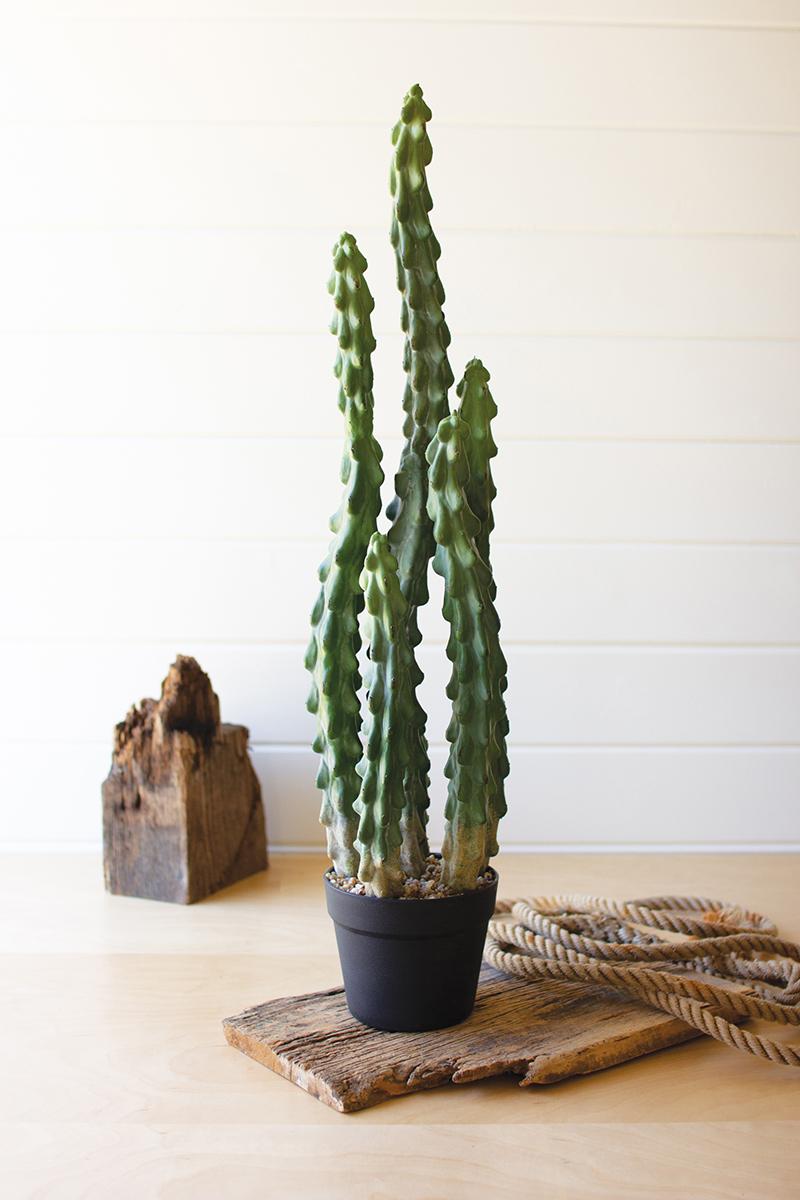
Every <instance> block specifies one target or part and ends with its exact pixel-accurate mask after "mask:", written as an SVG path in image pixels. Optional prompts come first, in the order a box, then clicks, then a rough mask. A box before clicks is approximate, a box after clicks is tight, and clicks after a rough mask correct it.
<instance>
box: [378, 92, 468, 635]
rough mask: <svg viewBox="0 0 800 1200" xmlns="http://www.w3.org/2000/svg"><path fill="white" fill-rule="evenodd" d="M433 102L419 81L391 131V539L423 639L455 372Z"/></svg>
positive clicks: (412, 625) (411, 625)
mask: <svg viewBox="0 0 800 1200" xmlns="http://www.w3.org/2000/svg"><path fill="white" fill-rule="evenodd" d="M430 118H431V110H430V109H429V108H428V106H427V104H426V103H425V101H424V100H423V98H422V89H421V88H420V86H419V84H415V85H414V87H412V88H411V90H410V91H409V92H408V94H407V95H406V97H405V99H404V101H403V107H402V110H401V113H400V120H399V121H398V122H397V124H396V125H395V127H394V129H393V131H392V144H393V146H394V153H393V155H392V166H391V172H390V176H389V186H390V188H391V193H392V198H393V208H392V227H391V238H392V245H393V246H394V252H395V261H396V265H397V286H398V287H399V289H400V292H401V295H402V301H401V324H402V328H403V332H404V334H405V342H404V347H403V368H404V370H405V373H406V385H405V393H404V396H403V408H404V410H405V414H406V416H405V421H404V423H403V433H404V435H405V438H406V441H405V445H404V447H403V451H402V454H401V457H400V468H399V470H398V472H397V475H396V476H395V489H396V493H397V494H396V496H395V499H394V500H393V501H392V503H391V504H390V505H389V508H388V509H387V513H388V516H389V518H390V519H391V521H392V526H391V529H390V531H389V543H390V545H391V547H392V551H393V553H394V555H395V557H396V558H397V561H398V564H399V568H400V584H401V587H402V589H403V595H404V596H405V597H406V599H407V600H408V602H409V605H410V610H409V628H410V633H411V640H412V643H413V644H414V645H416V644H417V643H418V642H419V633H418V631H417V621H416V609H417V608H418V607H419V606H420V605H422V604H425V603H427V600H428V563H429V562H430V559H431V557H432V555H433V551H434V545H433V531H432V528H431V522H430V518H429V516H428V512H427V492H428V467H427V463H426V461H425V452H426V450H427V448H428V444H429V442H430V440H431V438H433V437H434V435H435V433H436V430H437V428H438V425H439V422H440V421H441V419H442V418H443V417H445V416H447V413H448V403H447V393H448V389H449V388H450V387H451V385H452V383H453V373H452V371H451V370H450V364H449V362H448V359H447V347H448V346H449V345H450V332H449V330H448V328H447V324H446V322H445V319H444V312H443V311H442V306H443V304H444V288H443V287H442V283H441V280H440V279H439V269H438V265H437V264H438V261H439V258H440V256H441V247H440V246H439V243H438V241H437V240H436V237H435V235H434V232H433V229H432V227H431V222H430V217H429V213H430V211H431V209H432V207H433V201H432V200H431V194H430V191H429V190H428V182H427V178H426V174H425V172H426V168H427V167H428V166H429V165H430V162H431V159H432V157H433V150H432V149H431V143H430V139H429V138H428V133H427V128H426V126H427V122H428V121H429V120H430Z"/></svg>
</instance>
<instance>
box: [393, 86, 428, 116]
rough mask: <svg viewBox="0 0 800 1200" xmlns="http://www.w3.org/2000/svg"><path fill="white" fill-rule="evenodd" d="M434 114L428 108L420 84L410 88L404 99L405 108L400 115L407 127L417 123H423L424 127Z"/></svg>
mask: <svg viewBox="0 0 800 1200" xmlns="http://www.w3.org/2000/svg"><path fill="white" fill-rule="evenodd" d="M432 116H433V113H432V112H431V110H430V109H429V108H428V105H427V104H426V103H425V100H424V98H423V95H422V88H421V87H420V85H419V84H418V83H415V84H414V85H413V87H410V88H409V89H408V91H407V92H406V94H405V96H404V98H403V108H402V111H401V113H400V119H401V121H403V122H404V124H406V125H413V124H414V123H415V122H418V121H421V122H422V124H423V125H424V124H425V122H426V121H430V119H431V117H432Z"/></svg>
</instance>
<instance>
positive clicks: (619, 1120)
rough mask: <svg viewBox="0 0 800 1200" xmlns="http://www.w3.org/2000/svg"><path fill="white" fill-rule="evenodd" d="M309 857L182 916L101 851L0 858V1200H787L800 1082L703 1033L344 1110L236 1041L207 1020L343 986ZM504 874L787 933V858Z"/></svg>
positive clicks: (527, 862) (797, 1159)
mask: <svg viewBox="0 0 800 1200" xmlns="http://www.w3.org/2000/svg"><path fill="white" fill-rule="evenodd" d="M323 865H324V864H323V861H322V859H321V858H316V857H313V856H303V857H293V856H285V857H278V856H275V857H274V858H273V862H272V866H271V867H270V869H269V871H268V872H267V873H266V874H263V875H261V876H258V877H256V878H254V879H252V880H248V881H245V882H244V883H242V884H239V885H237V886H236V887H234V888H231V889H229V890H228V891H227V892H225V893H223V894H221V895H219V896H216V897H212V898H211V899H210V900H207V901H205V902H204V903H202V904H199V905H195V906H194V907H192V908H180V907H177V906H172V905H167V904H157V903H152V902H149V901H140V900H129V899H124V898H120V897H109V896H106V895H105V893H104V891H103V887H102V879H101V871H100V865H99V861H98V859H97V858H96V857H95V856H91V855H79V856H47V857H27V856H26V857H22V856H6V857H4V858H2V860H0V948H1V949H2V954H3V958H2V981H3V985H2V990H1V991H0V996H1V997H2V1006H3V1014H2V1029H3V1038H2V1061H0V1095H1V1096H2V1101H1V1102H2V1130H1V1132H0V1139H1V1143H2V1144H0V1195H2V1197H3V1198H4V1200H17V1198H18V1197H37V1198H38V1197H41V1198H42V1200H78V1198H80V1200H129V1198H130V1200H134V1198H135V1200H149V1198H150V1197H164V1198H167V1200H244V1198H247V1200H250V1198H251V1197H253V1198H255V1197H258V1198H259V1200H262V1198H264V1197H271V1196H278V1195H281V1196H288V1197H292V1198H303V1200H304V1198H305V1197H315V1198H316V1197H320V1198H321V1200H339V1198H340V1197H341V1198H345V1197H347V1198H348V1200H350V1198H357V1200H401V1198H402V1200H422V1198H424V1200H427V1198H429V1197H430V1198H434V1197H436V1198H438V1200H462V1198H465V1200H468V1198H470V1197H473V1196H482V1197H488V1198H494V1197H538V1196H542V1197H544V1196H546V1197H547V1198H548V1200H566V1198H569V1200H594V1198H597V1197H607V1198H609V1200H629V1198H633V1197H636V1198H639V1197H641V1198H642V1200H644V1198H645V1197H647V1200H658V1198H659V1197H664V1198H666V1197H669V1200H722V1198H726V1200H727V1198H730V1200H733V1198H734V1197H735V1198H736V1200H751V1198H752V1200H772V1198H773V1197H774V1198H775V1200H778V1198H780V1200H793V1197H795V1196H800V1078H798V1077H797V1075H796V1074H793V1073H792V1072H791V1071H789V1070H788V1069H785V1068H778V1067H773V1066H769V1065H766V1064H763V1063H760V1062H756V1061H754V1060H751V1059H748V1058H745V1057H743V1056H739V1055H737V1054H735V1053H733V1052H732V1051H729V1050H726V1049H724V1048H722V1047H720V1046H718V1045H715V1044H712V1043H711V1042H710V1041H703V1042H702V1043H701V1042H695V1043H691V1044H688V1045H685V1046H682V1047H677V1048H675V1049H672V1050H667V1051H664V1052H662V1053H661V1054H657V1055H653V1056H651V1057H650V1058H648V1059H643V1060H640V1061H638V1062H635V1063H631V1064H626V1065H624V1066H621V1067H617V1068H614V1069H612V1070H609V1071H606V1072H604V1073H601V1074H598V1075H594V1076H587V1077H585V1078H583V1079H576V1080H571V1081H568V1082H565V1083H561V1084H557V1085H554V1086H551V1087H549V1088H541V1089H535V1088H531V1089H527V1090H521V1089H519V1088H518V1087H517V1085H516V1083H515V1082H514V1081H513V1080H512V1079H501V1080H495V1081H489V1082H486V1083H482V1084H475V1085H468V1086H462V1087H450V1088H447V1089H441V1090H437V1091H434V1092H428V1093H423V1094H420V1095H416V1096H410V1097H406V1098H403V1099H400V1100H395V1101H391V1102H389V1103H386V1104H384V1105H382V1106H380V1107H378V1108H374V1109H370V1110H367V1111H365V1112H362V1113H356V1114H352V1115H349V1116H342V1115H339V1114H337V1113H334V1112H332V1111H330V1110H328V1109H327V1108H325V1107H324V1106H323V1105H322V1104H320V1103H319V1102H318V1101H316V1100H314V1099H312V1098H311V1097H309V1096H307V1095H306V1094H305V1093H303V1092H301V1091H300V1090H299V1089H298V1088H295V1087H293V1086H292V1085H291V1084H290V1083H287V1082H286V1081H285V1080H283V1079H280V1078H278V1077H277V1076H276V1075H273V1074H272V1073H271V1072H270V1071H268V1070H266V1069H265V1068H263V1067H260V1066H258V1065H257V1064H256V1063H254V1062H252V1061H250V1060H249V1059H247V1058H245V1057H244V1056H243V1055H241V1054H239V1053H237V1052H236V1051H234V1050H232V1049H230V1048H229V1047H228V1046H227V1045H226V1044H225V1041H224V1038H223V1035H222V1029H221V1024H220V1023H221V1020H222V1018H223V1017H225V1016H227V1015H229V1014H231V1013H235V1012H238V1011H240V1010H241V1009H243V1008H246V1007H248V1006H249V1005H251V1004H253V1003H257V1002H258V1001H261V1000H266V999H268V998H269V997H272V996H277V995H282V994H284V995H285V994H291V993H293V992H303V991H311V990H314V989H316V988H321V987H325V986H329V985H330V984H331V983H334V982H338V980H339V973H338V965H337V960H336V954H335V946H334V939H333V933H332V928H331V926H330V923H329V920H328V918H327V916H326V915H325V913H324V909H323V900H322V889H321V882H320V874H321V872H322V869H323ZM498 867H499V870H500V874H501V888H500V894H501V895H503V896H517V895H531V894H534V893H537V892H538V893H553V892H558V891H589V892H594V893H599V894H608V895H616V896H619V897H634V896H640V895H647V894H653V893H664V892H674V893H684V892H695V893H696V892H700V893H703V894H706V895H710V896H720V897H724V898H728V899H733V900H738V901H741V902H742V903H744V904H746V905H747V906H749V907H752V908H755V909H757V910H759V911H761V912H765V913H768V914H769V915H770V916H772V917H773V918H774V919H775V920H776V921H777V922H778V925H779V928H780V930H781V932H782V933H784V934H786V935H787V936H790V937H794V938H800V861H799V860H798V857H797V856H790V855H776V856H756V855H753V856H744V855H727V856H726V855H713V856H706V855H702V856H698V855H694V856H692V855H657V856H643V855H642V856H636V855H632V856H622V855H603V856H597V855H557V856H554V855H542V856H535V855H524V856H506V857H505V858H503V857H501V858H500V860H499V861H498ZM795 1036H797V1035H796V1034H795Z"/></svg>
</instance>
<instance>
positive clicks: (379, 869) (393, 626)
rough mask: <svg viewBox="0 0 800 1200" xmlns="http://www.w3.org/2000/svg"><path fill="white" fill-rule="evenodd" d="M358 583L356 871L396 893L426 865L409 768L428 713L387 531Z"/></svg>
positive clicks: (380, 889)
mask: <svg viewBox="0 0 800 1200" xmlns="http://www.w3.org/2000/svg"><path fill="white" fill-rule="evenodd" d="M361 586H362V588H363V589H364V597H365V601H366V609H367V617H366V627H367V630H368V637H369V660H368V664H367V670H366V686H367V713H366V718H365V721H364V756H363V758H362V760H361V762H360V763H359V766H358V773H359V775H360V776H361V791H360V793H359V796H358V799H357V801H356V805H355V808H356V812H357V813H358V815H359V818H360V819H359V825H358V836H357V838H356V849H357V850H358V852H359V856H360V867H359V872H358V874H359V878H360V879H361V880H362V881H363V882H364V883H366V884H368V891H369V892H370V893H372V894H373V895H376V896H397V895H400V894H401V893H402V891H403V885H404V880H405V878H406V877H411V878H415V877H416V878H418V877H419V876H420V875H421V874H422V872H423V871H424V868H425V864H424V859H423V856H422V854H421V850H420V844H419V836H420V831H419V830H418V829H417V828H416V823H417V820H418V814H419V797H417V796H414V795H409V794H408V792H407V785H408V779H409V767H411V766H412V765H413V764H414V761H415V759H416V757H417V756H418V754H419V745H420V743H419V732H420V730H421V728H422V727H423V726H424V723H425V714H424V712H423V711H422V709H421V707H420V705H419V703H418V701H417V698H416V693H415V683H414V679H415V670H414V667H415V664H414V650H413V647H412V646H411V644H410V642H409V640H408V627H407V618H408V601H407V600H406V599H405V597H404V595H403V593H402V591H401V590H400V582H399V579H398V573H397V560H396V558H395V557H394V555H393V554H392V552H391V550H390V548H389V542H388V540H387V538H386V537H385V536H384V534H381V533H374V534H373V535H372V539H371V541H370V544H369V549H368V550H367V557H366V561H365V564H364V570H363V572H362V574H361ZM426 761H427V760H426ZM411 778H412V779H415V778H416V774H415V773H412V774H411ZM409 832H410V833H411V835H412V836H411V837H410V838H409V837H408V834H409ZM422 836H423V837H424V830H423V831H422ZM409 847H410V848H411V852H412V853H411V857H409Z"/></svg>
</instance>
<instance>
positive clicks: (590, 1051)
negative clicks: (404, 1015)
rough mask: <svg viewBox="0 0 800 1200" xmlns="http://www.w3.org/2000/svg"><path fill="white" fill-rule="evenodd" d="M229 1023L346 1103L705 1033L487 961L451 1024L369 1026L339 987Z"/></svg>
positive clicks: (550, 1068) (605, 993) (564, 1065)
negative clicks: (472, 996)
mask: <svg viewBox="0 0 800 1200" xmlns="http://www.w3.org/2000/svg"><path fill="white" fill-rule="evenodd" d="M223 1025H224V1029H225V1037H226V1038H227V1040H228V1042H229V1044H230V1045H231V1046H234V1047H235V1048H236V1049H237V1050H241V1051H242V1052H243V1053H244V1054H247V1055H249V1057H250V1058H254V1059H255V1060H256V1062H260V1063H262V1064H263V1065H264V1066H266V1067H271V1068H272V1070H273V1071H276V1072H277V1073H278V1074H279V1075H283V1076H284V1077H285V1078H286V1079H290V1080H291V1081H292V1083H296V1084H297V1085H298V1087H301V1088H303V1089H304V1090H305V1091H307V1092H309V1093H310V1094H311V1095H312V1096H316V1097H317V1099H319V1100H322V1101H323V1103H324V1104H328V1105H329V1106H330V1107H331V1108H334V1109H336V1110H337V1111H338V1112H355V1111H356V1110H358V1109H361V1108H368V1107H370V1106H371V1105H374V1104H380V1103H381V1101H383V1100H389V1099H391V1098H392V1097H393V1096H402V1095H405V1094H407V1093H409V1092H415V1091H421V1090H423V1089H426V1088H434V1087H440V1086H442V1085H443V1084H446V1083H471V1082H472V1081H474V1080H477V1079H486V1078H488V1077H490V1076H493V1075H504V1074H511V1075H520V1076H522V1079H521V1086H522V1087H528V1086H529V1085H530V1084H533V1083H554V1082H556V1081H557V1080H560V1079H566V1078H568V1077H569V1076H571V1075H586V1074H589V1073H590V1072H592V1071H599V1070H602V1069H603V1068H605V1067H611V1066H614V1065H616V1064H617V1063H621V1062H626V1061H628V1060H629V1059H632V1058H638V1057H639V1056H640V1055H642V1054H649V1053H650V1052H651V1051H653V1050H662V1049H664V1048H665V1047H666V1046H673V1045H676V1044H678V1043H679V1042H685V1041H688V1040H689V1039H690V1038H694V1037H697V1036H698V1034H697V1032H696V1031H695V1030H693V1029H690V1028H689V1027H688V1026H687V1025H684V1024H683V1022H681V1021H677V1020H675V1019H674V1018H672V1017H668V1016H666V1015H664V1014H662V1013H658V1012H655V1011H654V1010H653V1009H649V1008H645V1007H643V1006H642V1005H639V1004H635V1003H633V1002H632V1001H630V1000H626V999H624V998H623V997H621V996H619V995H618V994H617V993H616V992H613V991H609V990H606V989H601V988H587V987H584V986H582V985H580V984H569V983H557V982H549V981H548V982H542V983H526V982H524V981H523V980H519V979H511V978H509V977H507V976H505V975H501V974H500V973H498V972H497V971H495V970H493V969H492V968H491V967H488V966H484V967H483V970H482V972H481V980H480V984H479V987H478V998H477V1001H476V1004H475V1011H474V1012H473V1014H472V1016H471V1017H470V1018H469V1020H467V1021H465V1022H464V1023H463V1024H461V1025H456V1026H453V1027H451V1028H449V1029H438V1030H433V1031H432V1032H430V1033H384V1032H380V1031H378V1030H375V1029H368V1028H367V1027H366V1026H364V1025H361V1024H360V1023H359V1022H358V1021H356V1020H355V1019H354V1018H353V1017H351V1016H350V1013H349V1012H348V1010H347V1006H346V1004H345V999H344V991H343V989H342V988H331V989H330V990H328V991H325V992H314V993H312V994H310V995H307V996H288V997H283V998H281V999H278V1000H270V1001H267V1003H266V1004H259V1005H256V1007H254V1008H250V1009H248V1010H247V1011H246V1012H243V1013H239V1014H238V1015H237V1016H234V1017H228V1018H227V1020H226V1021H224V1022H223Z"/></svg>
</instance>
